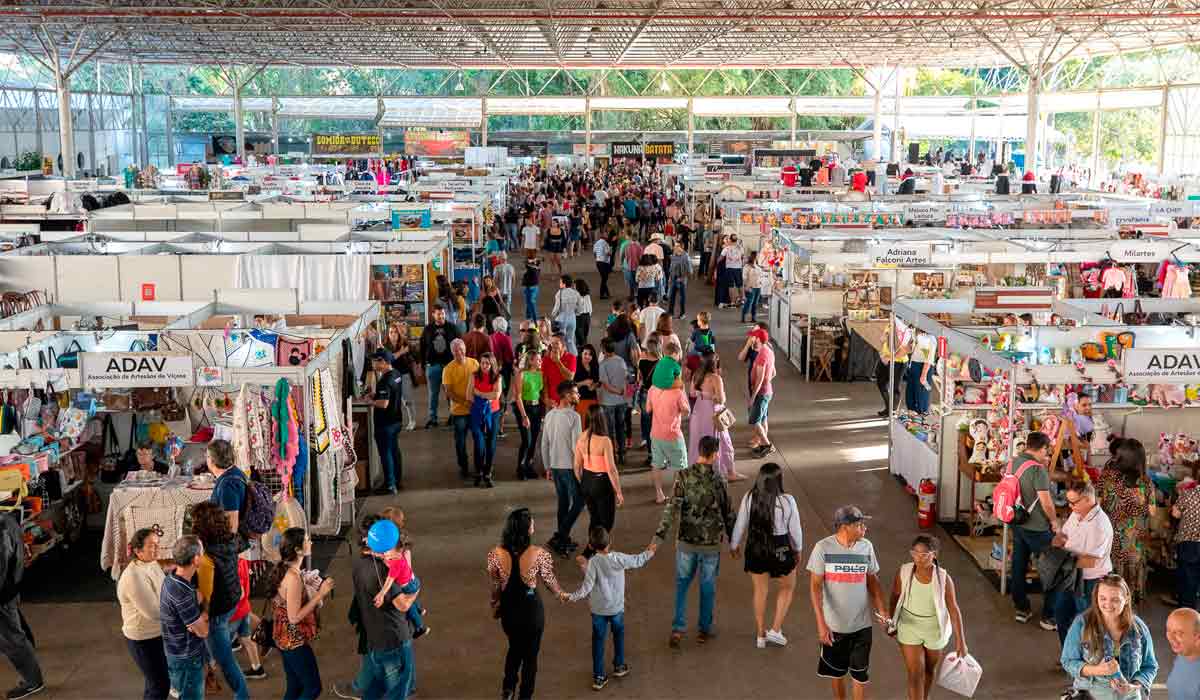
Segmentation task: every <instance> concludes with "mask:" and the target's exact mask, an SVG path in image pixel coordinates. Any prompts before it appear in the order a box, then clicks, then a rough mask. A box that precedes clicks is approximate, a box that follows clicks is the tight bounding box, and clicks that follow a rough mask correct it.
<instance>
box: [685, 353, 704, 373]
mask: <svg viewBox="0 0 1200 700" xmlns="http://www.w3.org/2000/svg"><path fill="white" fill-rule="evenodd" d="M683 366H684V367H687V370H688V371H689V372H696V371H697V370H699V369H700V356H699V355H688V356H687V358H686V359H685V360H684V361H683Z"/></svg>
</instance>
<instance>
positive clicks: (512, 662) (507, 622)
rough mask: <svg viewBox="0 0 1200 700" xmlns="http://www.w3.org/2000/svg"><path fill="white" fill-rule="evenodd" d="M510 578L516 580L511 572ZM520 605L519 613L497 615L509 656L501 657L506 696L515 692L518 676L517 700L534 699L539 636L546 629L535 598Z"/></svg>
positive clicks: (540, 637)
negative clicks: (506, 640) (518, 676)
mask: <svg viewBox="0 0 1200 700" xmlns="http://www.w3.org/2000/svg"><path fill="white" fill-rule="evenodd" d="M509 575H510V576H519V573H518V572H517V571H516V570H514V571H513V572H512V573H511V574H509ZM530 598H531V600H530V601H529V602H528V603H526V604H524V605H521V606H520V607H521V608H523V609H522V610H513V611H505V612H502V613H501V615H500V625H501V627H503V628H504V634H505V635H506V636H507V637H508V653H507V654H505V656H504V687H503V690H504V692H505V695H506V696H507V694H508V693H510V692H512V691H513V690H517V675H518V674H520V676H521V687H520V690H519V691H518V692H517V697H518V698H519V699H520V700H529V699H530V698H532V697H533V686H534V683H536V682H537V667H538V653H539V652H540V651H541V649H542V632H543V630H545V628H546V616H545V612H544V610H543V608H542V601H541V599H540V598H538V597H537V596H536V595H533V596H530Z"/></svg>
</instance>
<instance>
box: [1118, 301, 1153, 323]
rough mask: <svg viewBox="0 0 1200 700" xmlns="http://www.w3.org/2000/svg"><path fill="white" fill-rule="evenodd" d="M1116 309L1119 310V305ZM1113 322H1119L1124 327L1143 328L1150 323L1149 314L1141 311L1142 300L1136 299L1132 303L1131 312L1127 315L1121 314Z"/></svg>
mask: <svg viewBox="0 0 1200 700" xmlns="http://www.w3.org/2000/svg"><path fill="white" fill-rule="evenodd" d="M1118 308H1120V307H1119V305H1118ZM1114 320H1120V321H1122V322H1123V323H1125V324H1126V325H1130V326H1144V325H1146V324H1147V323H1149V322H1150V314H1148V313H1146V312H1145V311H1144V310H1142V300H1141V299H1138V300H1136V301H1135V302H1133V311H1131V312H1129V313H1127V314H1121V315H1120V316H1119V317H1118V318H1117V319H1114Z"/></svg>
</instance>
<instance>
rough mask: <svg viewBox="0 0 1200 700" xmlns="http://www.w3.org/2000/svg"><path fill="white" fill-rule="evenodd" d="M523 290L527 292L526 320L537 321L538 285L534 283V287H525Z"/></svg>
mask: <svg viewBox="0 0 1200 700" xmlns="http://www.w3.org/2000/svg"><path fill="white" fill-rule="evenodd" d="M523 291H524V292H525V320H526V321H536V320H538V315H537V297H538V288H537V285H534V286H532V287H525V288H524V290H523Z"/></svg>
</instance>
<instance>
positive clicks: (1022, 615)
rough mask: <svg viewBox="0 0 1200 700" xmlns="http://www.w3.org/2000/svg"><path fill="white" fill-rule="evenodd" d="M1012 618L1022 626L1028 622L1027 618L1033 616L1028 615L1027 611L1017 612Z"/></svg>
mask: <svg viewBox="0 0 1200 700" xmlns="http://www.w3.org/2000/svg"><path fill="white" fill-rule="evenodd" d="M1014 617H1015V618H1016V620H1017V622H1019V623H1021V624H1022V625H1023V624H1025V623H1026V622H1029V618H1031V617H1033V615H1032V614H1030V612H1029V611H1028V610H1018V611H1017V614H1016V615H1015V616H1014Z"/></svg>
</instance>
